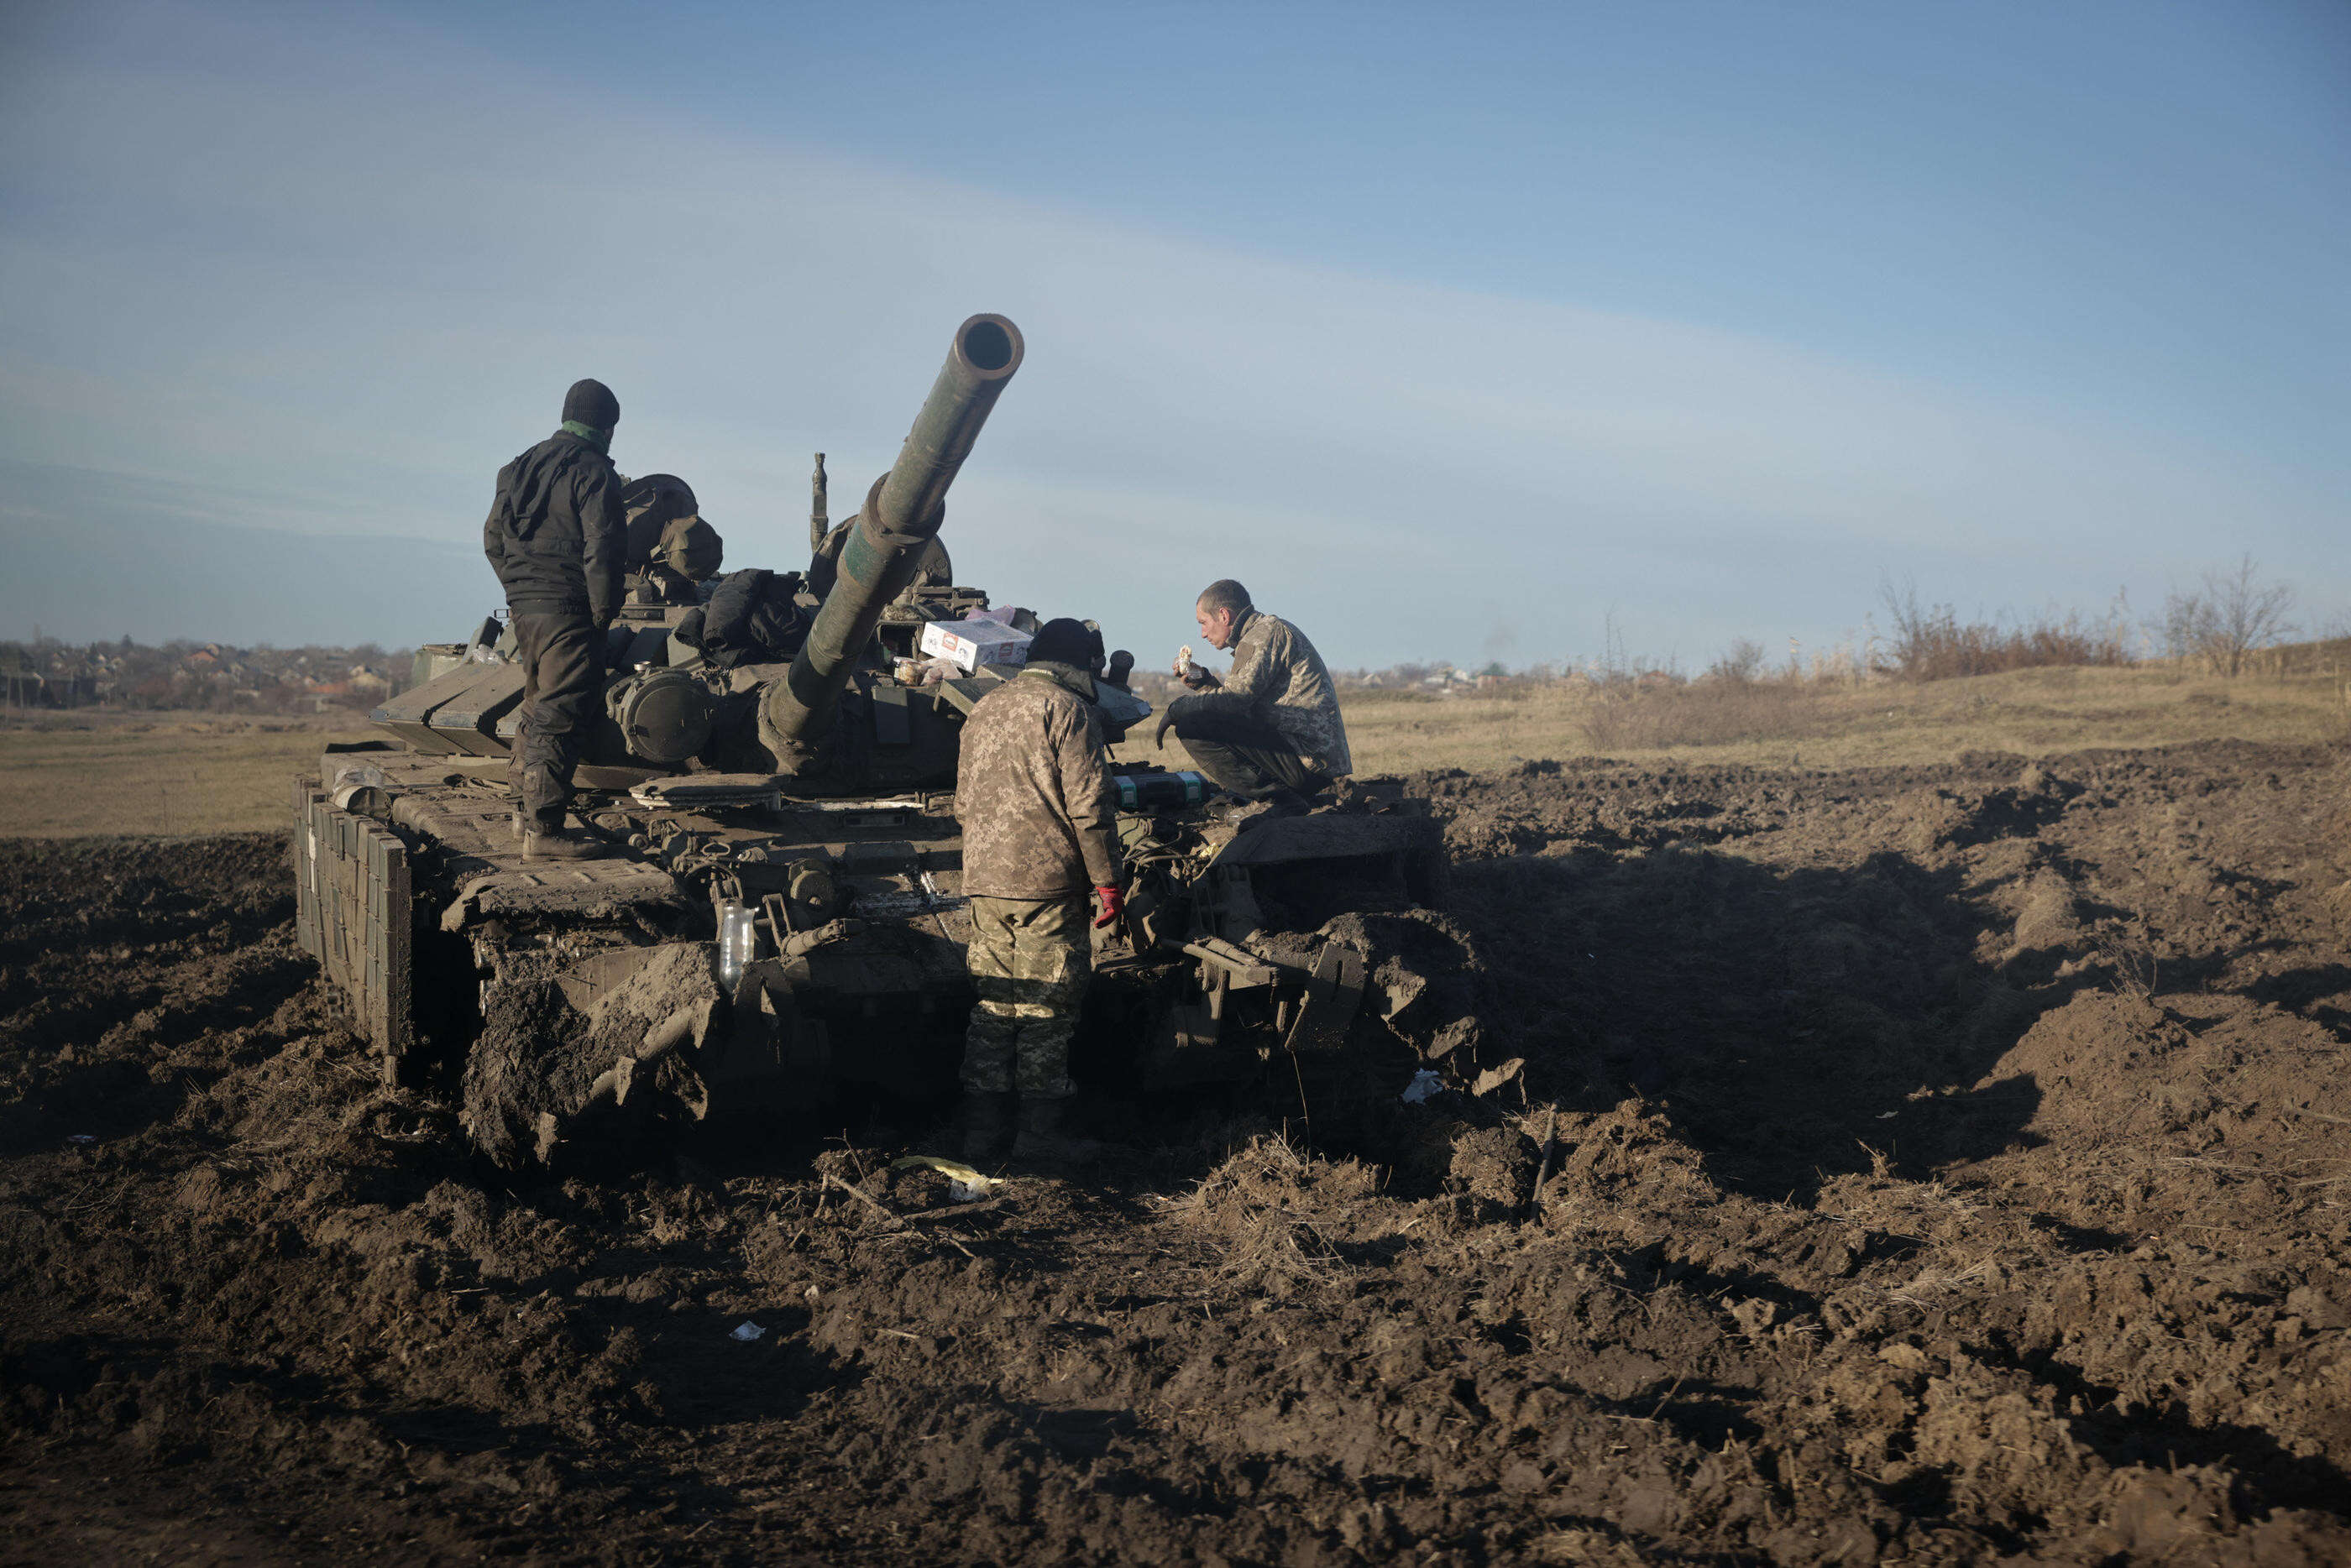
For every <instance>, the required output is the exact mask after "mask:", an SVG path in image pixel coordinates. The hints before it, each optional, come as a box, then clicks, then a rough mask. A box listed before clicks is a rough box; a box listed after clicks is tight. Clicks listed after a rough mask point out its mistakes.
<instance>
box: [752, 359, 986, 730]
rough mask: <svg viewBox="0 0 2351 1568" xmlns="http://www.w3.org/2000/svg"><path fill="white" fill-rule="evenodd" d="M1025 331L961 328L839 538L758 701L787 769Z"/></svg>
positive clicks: (912, 550)
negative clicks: (790, 651) (825, 577)
mask: <svg viewBox="0 0 2351 1568" xmlns="http://www.w3.org/2000/svg"><path fill="white" fill-rule="evenodd" d="M1023 351H1024V348H1023V345H1022V343H1021V340H1020V329H1019V327H1015V326H1013V325H1012V323H1011V322H1010V321H1009V320H1008V319H1007V318H1006V317H1001V316H993V315H980V316H975V317H971V319H969V320H968V321H966V322H965V323H964V324H963V325H962V326H961V327H956V335H955V342H954V344H953V346H952V347H950V348H948V350H947V362H946V366H945V367H944V368H942V369H940V371H939V379H937V380H936V381H935V382H934V383H933V384H932V387H931V395H930V396H929V397H927V398H925V399H924V400H923V407H922V410H921V411H920V412H919V413H917V414H916V415H915V416H914V429H913V430H912V431H908V432H907V435H906V441H905V444H904V446H902V447H901V448H900V449H899V451H898V461H897V462H894V463H893V464H892V465H891V468H890V472H888V473H886V474H883V476H882V478H881V480H880V481H878V482H877V483H875V484H874V486H873V489H872V491H871V492H870V493H868V494H867V495H866V498H865V504H864V506H863V507H862V509H861V510H860V511H859V513H858V517H857V526H856V527H855V528H853V529H852V530H851V531H850V535H849V537H848V538H847V539H846V540H844V541H843V542H842V546H841V571H840V576H839V578H838V580H837V581H836V582H835V583H834V585H833V588H832V591H831V593H829V594H827V595H826V596H825V600H824V606H823V607H822V608H820V609H819V610H818V611H817V616H816V621H815V623H814V624H813V625H811V626H810V628H809V631H808V639H807V640H806V641H805V642H803V643H802V644H801V645H800V650H799V654H798V655H797V656H796V657H794V659H792V668H791V672H790V673H789V675H787V676H786V677H785V678H784V679H783V680H778V681H777V682H776V683H775V684H774V685H772V686H770V687H769V688H768V691H767V694H766V696H765V697H764V698H763V699H762V700H761V711H760V717H761V720H762V722H761V725H760V729H761V731H762V732H763V738H765V739H766V740H767V741H768V745H769V746H770V748H771V749H774V750H776V752H777V753H778V755H777V759H776V760H777V763H778V765H779V766H781V767H783V768H784V769H786V770H787V771H790V770H792V769H794V768H796V767H797V766H799V764H800V763H802V762H803V761H804V760H805V759H806V757H807V756H808V754H809V753H810V752H811V751H812V750H813V749H814V748H815V747H816V746H817V744H818V743H819V742H821V741H822V740H823V739H824V737H825V734H826V732H828V731H830V730H831V727H832V721H833V716H834V714H835V713H836V712H837V711H839V709H840V705H841V689H842V688H843V687H845V686H846V685H848V683H849V678H850V676H851V674H852V672H853V671H854V670H856V667H857V660H858V659H859V657H860V656H861V655H862V653H863V652H864V650H865V647H866V644H867V643H868V642H870V641H871V640H872V637H873V628H874V626H875V625H876V623H878V622H879V621H880V620H881V618H882V611H883V608H884V607H886V606H887V605H888V604H889V603H890V601H891V600H892V599H894V598H896V597H898V595H899V594H900V593H901V592H903V591H904V589H905V587H906V585H907V584H908V583H910V582H912V581H913V580H914V572H915V569H916V567H918V566H920V565H921V563H922V557H923V551H924V549H925V546H927V545H929V544H930V542H931V540H932V539H933V538H934V537H935V536H936V535H937V534H938V531H939V524H940V521H941V519H942V517H943V515H944V508H943V506H942V502H943V501H944V500H945V499H946V493H947V486H948V485H950V484H952V483H955V476H956V471H957V470H959V469H961V468H962V467H963V461H964V459H965V458H967V457H968V456H970V455H971V448H972V443H973V442H974V441H977V439H978V438H979V428H980V426H981V425H983V424H985V423H987V415H988V410H991V409H993V408H995V406H996V400H997V396H998V394H999V393H1001V392H1002V391H1003V390H1004V384H1005V383H1006V382H1007V381H1009V380H1010V379H1012V373H1013V372H1014V371H1015V370H1018V369H1020V357H1021V355H1022V353H1023Z"/></svg>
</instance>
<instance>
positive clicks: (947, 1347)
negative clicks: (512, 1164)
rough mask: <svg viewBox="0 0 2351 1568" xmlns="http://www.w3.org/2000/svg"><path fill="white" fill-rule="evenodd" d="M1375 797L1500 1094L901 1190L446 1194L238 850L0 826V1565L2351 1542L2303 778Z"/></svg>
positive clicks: (2341, 993)
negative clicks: (1519, 1059)
mask: <svg viewBox="0 0 2351 1568" xmlns="http://www.w3.org/2000/svg"><path fill="white" fill-rule="evenodd" d="M1419 783H1420V784H1422V785H1423V787H1425V788H1426V789H1427V790H1428V791H1429V792H1431V793H1432V794H1434V795H1435V797H1436V799H1437V805H1438V809H1439V811H1440V813H1441V814H1442V815H1445V817H1446V818H1447V825H1448V826H1447V831H1448V834H1449V836H1450V838H1451V841H1452V844H1453V846H1454V849H1455V852H1456V854H1457V856H1458V857H1459V860H1460V867H1459V869H1458V872H1457V874H1456V877H1455V878H1454V891H1453V898H1454V903H1455V907H1456V909H1457V912H1458V914H1459V915H1460V916H1461V917H1462V918H1463V919H1465V920H1466V921H1467V922H1468V925H1469V926H1470V928H1471V929H1472V930H1473V931H1474V933H1475V935H1476V937H1477V939H1478V941H1479V946H1480V950H1481V951H1482V952H1483V953H1484V955H1485V957H1486V958H1487V960H1488V961H1489V963H1490V965H1491V970H1490V973H1489V976H1488V977H1487V980H1486V982H1485V983H1486V985H1487V987H1488V992H1489V993H1488V995H1487V997H1486V1002H1485V1012H1486V1018H1485V1023H1486V1028H1487V1033H1488V1044H1487V1046H1486V1050H1487V1054H1488V1055H1489V1057H1494V1056H1499V1055H1501V1054H1521V1055H1524V1056H1525V1057H1526V1058H1527V1059H1528V1063H1529V1065H1528V1068H1527V1071H1526V1074H1525V1075H1524V1078H1523V1080H1522V1083H1523V1091H1524V1098H1523V1100H1521V1098H1520V1089H1519V1088H1518V1087H1517V1086H1513V1087H1512V1088H1510V1089H1508V1090H1505V1091H1504V1092H1503V1093H1502V1094H1501V1095H1500V1096H1498V1099H1499V1103H1490V1102H1464V1101H1461V1100H1458V1099H1447V1100H1443V1101H1439V1102H1437V1103H1433V1104H1431V1105H1428V1106H1421V1107H1415V1108H1411V1109H1407V1108H1405V1107H1404V1106H1394V1107H1393V1109H1392V1110H1391V1111H1390V1113H1389V1114H1387V1115H1386V1116H1384V1117H1383V1118H1381V1120H1380V1121H1379V1123H1378V1124H1377V1125H1376V1126H1374V1127H1369V1128H1367V1129H1364V1130H1361V1131H1359V1132H1358V1133H1356V1134H1355V1135H1353V1137H1352V1138H1351V1140H1350V1142H1348V1143H1347V1144H1344V1145H1342V1144H1340V1143H1339V1142H1338V1141H1337V1140H1336V1139H1335V1138H1326V1140H1325V1142H1324V1144H1322V1146H1316V1145H1312V1144H1310V1143H1308V1142H1307V1141H1306V1140H1305V1139H1304V1138H1303V1137H1301V1136H1299V1134H1298V1129H1297V1127H1296V1124H1295V1122H1294V1120H1293V1121H1292V1122H1291V1124H1290V1127H1289V1128H1288V1133H1287V1136H1285V1132H1284V1128H1283V1127H1282V1126H1281V1116H1280V1107H1279V1106H1275V1107H1272V1108H1271V1109H1270V1110H1269V1111H1268V1112H1267V1113H1265V1114H1264V1115H1261V1116H1259V1117H1258V1118H1257V1119H1255V1120H1252V1119H1250V1116H1249V1113H1247V1112H1246V1111H1244V1110H1241V1109H1239V1108H1237V1107H1234V1106H1214V1105H1198V1106H1188V1107H1182V1108H1179V1109H1178V1110H1176V1111H1175V1112H1171V1113H1170V1116H1169V1119H1167V1120H1165V1121H1163V1122H1162V1123H1161V1124H1160V1125H1159V1127H1158V1128H1157V1129H1156V1132H1155V1136H1154V1137H1150V1138H1147V1139H1145V1140H1144V1144H1143V1145H1142V1146H1141V1147H1135V1148H1134V1149H1132V1150H1130V1151H1128V1152H1125V1153H1123V1154H1121V1155H1120V1156H1119V1157H1118V1158H1115V1159H1113V1161H1111V1162H1110V1163H1108V1164H1106V1165H1104V1166H1102V1168H1099V1169H1097V1170H1095V1171H1093V1172H1092V1173H1090V1174H1088V1175H1087V1176H1086V1177H1084V1178H1083V1179H1065V1178H1059V1177H1050V1176H1030V1177H1027V1178H1023V1179H1017V1180H1016V1181H1014V1182H1013V1183H1012V1184H1011V1185H1010V1186H1008V1188H1007V1189H1004V1191H1003V1193H1002V1194H1001V1195H1000V1197H999V1199H998V1200H996V1201H993V1202H990V1203H986V1204H979V1205H970V1206H966V1207H961V1208H957V1207H956V1206H952V1205H949V1206H946V1209H947V1210H948V1211H947V1212H945V1213H941V1214H926V1213H925V1212H924V1210H926V1209H927V1208H929V1207H932V1206H934V1205H935V1199H936V1198H937V1196H938V1195H937V1194H936V1193H935V1192H931V1191H929V1190H928V1189H926V1188H925V1186H924V1184H923V1183H922V1182H919V1181H909V1180H908V1179H904V1178H903V1177H897V1176H892V1175H890V1174H888V1173H887V1172H886V1171H884V1170H883V1167H884V1166H885V1165H886V1162H887V1161H888V1160H889V1159H890V1158H892V1157H894V1156H896V1155H898V1154H901V1153H903V1152H905V1151H906V1150H908V1149H922V1148H926V1147H935V1138H934V1137H932V1135H931V1134H930V1132H929V1131H928V1129H926V1128H925V1127H919V1126H913V1125H909V1126H907V1127H904V1128H899V1129H894V1130H893V1128H891V1127H883V1126H881V1125H879V1124H878V1123H877V1122H874V1121H872V1120H871V1119H868V1120H867V1121H865V1122H864V1123H862V1125H860V1126H855V1127H848V1128H844V1129H831V1131H832V1134H833V1136H831V1137H829V1138H819V1139H811V1138H806V1137H802V1138H798V1139H793V1138H781V1137H779V1138H778V1139H777V1140H775V1141H774V1142H773V1143H772V1144H771V1145H769V1146H766V1147H756V1146H755V1147H740V1146H738V1147H721V1148H715V1149H707V1150H705V1151H704V1152H703V1155H702V1156H701V1157H700V1158H694V1159H688V1160H683V1161H678V1162H674V1163H673V1164H671V1165H668V1166H666V1167H664V1168H663V1169H661V1170H660V1171H658V1172H656V1173H654V1174H653V1175H651V1176H647V1177H643V1178H640V1179H627V1180H621V1179H613V1180H606V1181H601V1182H590V1181H585V1180H579V1179H574V1180H571V1181H569V1182H567V1183H564V1184H562V1185H559V1186H540V1187H530V1186H525V1187H522V1188H519V1189H517V1188H513V1187H509V1186H506V1185H501V1184H500V1183H499V1182H497V1181H496V1180H494V1179H486V1177H485V1175H484V1173H483V1171H482V1170H481V1169H479V1168H476V1166H475V1164H473V1163H472V1162H471V1161H470V1160H468V1159H467V1158H465V1157H464V1156H462V1155H461V1154H459V1153H457V1152H455V1142H456V1140H455V1136H454V1133H455V1129H454V1120H453V1116H452V1112H451V1109H450V1107H449V1106H447V1105H445V1104H442V1103H436V1102H434V1100H432V1099H430V1098H428V1097H422V1096H415V1095H413V1094H410V1095H402V1094H393V1093H388V1092H386V1091H385V1090H383V1089H382V1088H381V1087H380V1086H379V1084H378V1080H377V1075H376V1074H375V1072H374V1071H373V1069H372V1067H371V1064H370V1063H369V1061H368V1060H367V1058H366V1056H365V1054H364V1053H363V1052H362V1050H361V1049H360V1046H359V1045H358V1044H357V1043H356V1042H355V1041H354V1040H353V1039H352V1037H351V1036H350V1034H349V1033H347V1032H346V1031H345V1029H344V1027H343V1024H342V1022H341V1020H340V1017H339V1015H338V1013H337V1012H336V1010H335V1008H334V1007H333V1005H331V1004H330V1002H329V999H328V998H327V996H326V995H325V994H324V993H323V992H321V990H320V989H319V986H318V984H317V983H316V982H315V981H313V979H312V976H311V970H310V967H309V965H308V963H307V962H306V961H304V960H303V959H302V957H301V956H300V955H299V953H298V951H297V950H296V948H295V946H294V941H293V936H292V932H291V930H290V926H289V922H290V919H291V916H292V901H291V898H290V897H289V896H288V895H287V891H286V882H285V878H284V877H283V875H282V874H281V871H280V862H279V856H280V853H281V850H280V846H279V844H278V843H277V842H276V841H275V840H273V839H270V838H266V837H260V836H255V837H236V838H222V839H209V840H197V841H191V842H183V843H178V844H171V845H152V844H136V843H131V842H124V841H82V842H76V843H62V844H57V843H53V844H33V843H17V844H13V845H7V846H0V1157H5V1158H0V1249H5V1269H0V1289H5V1299H0V1318H5V1327H0V1336H5V1337H0V1440H5V1449H0V1561H5V1562H11V1563H14V1562H36V1561H39V1562H56V1561H65V1560H75V1561H101V1562H111V1561H125V1562H129V1561H138V1562H150V1561H154V1562H236V1563H276V1562H287V1561H296V1560H308V1561H319V1560H324V1559H328V1558H330V1557H331V1558H333V1559H336V1560H350V1561H397V1562H452V1563H454V1562H461V1561H462V1562H473V1561H477V1560H479V1559H481V1558H483V1557H485V1556H489V1557H503V1558H513V1559H517V1560H520V1561H526V1562H536V1561H545V1562H549V1563H558V1562H561V1563H571V1562H579V1563H605V1562H614V1563H621V1562H626V1563H653V1562H663V1563H705V1562H708V1563H750V1562H819V1561H824V1562H858V1563H922V1564H936V1563H982V1562H991V1563H1014V1562H1019V1563H1114V1562H1163V1561H1164V1562H1183V1563H1346V1562H1353V1561H1359V1560H1374V1561H1388V1560H1399V1561H1410V1562H1421V1563H1496V1562H1556V1563H1583V1562H1593V1563H1633V1562H1664V1563H1823V1562H1836V1563H1863V1562H1876V1561H1883V1562H1907V1563H1947V1562H1948V1563H1984V1562H2003V1561H2032V1562H2045V1563H2116V1562H2147V1563H2155V1562H2174V1563H2202V1562H2245V1563H2277V1564H2286V1563H2339V1562H2343V1561H2346V1560H2351V1481H2346V1475H2345V1470H2346V1466H2351V1355H2346V1325H2351V1209H2346V1201H2351V1079H2347V1077H2346V1053H2345V1042H2346V1038H2351V1033H2346V1031H2351V962H2346V958H2345V955H2344V951H2343V946H2344V939H2343V936H2342V935H2341V934H2340V930H2339V929H2338V926H2337V924H2336V919H2335V909H2334V906H2333V904H2332V903H2331V901H2330V894H2331V892H2332V891H2333V890H2334V889H2335V888H2337V887H2339V886H2340V885H2341V884H2342V883H2343V882H2344V880H2345V877H2346V867H2344V866H2343V865H2342V864H2340V863H2339V858H2338V857H2339V856H2340V854H2341V850H2342V846H2344V845H2345V844H2346V835H2345V830H2344V826H2343V824H2342V822H2341V821H2340V819H2339V816H2338V803H2339V801H2340V799H2341V797H2342V795H2343V794H2344V790H2345V787H2346V781H2345V777H2344V774H2343V771H2342V770H2341V768H2340V767H2339V766H2338V763H2337V760H2336V759H2335V757H2334V756H2332V755H2330V754H2327V753H2323V752H2319V751H2315V750H2282V749H2262V748H2255V747H2250V746H2241V745H2206V746H2199V747H2193V748H2183V749H2178V750H2171V751H2159V752H2137V753H2093V754H2085V755H2079V756H2074V757H2067V758H2064V759H2060V760H2058V761H2055V762H2053V763H2045V764H2043V765H2040V766H2031V767H2028V766H2027V765H2026V764H2025V763H2023V762H2022V760H2021V759H2017V758H2012V757H1999V756H1989V757H1986V756H1970V757H1967V758H1963V759H1961V760H1960V762H1959V763H1958V764H1956V765H1954V766H1952V767H1949V768H1945V769H1938V770H1935V771H1932V772H1926V771H1876V772H1847V773H1835V774H1830V773H1820V772H1810V771H1803V770H1792V771H1778V772H1758V771H1747V770H1708V769H1704V768H1689V769H1680V770H1672V771H1664V772H1660V771H1656V770H1641V769H1632V768H1625V767H1620V766H1613V765H1607V764H1600V765H1590V766H1586V765H1573V766H1567V767H1560V766H1557V765H1554V764H1549V763H1535V764H1531V765H1529V766H1528V767H1526V768H1525V769H1523V770H1521V771H1520V772H1518V773H1515V774H1510V775H1507V776H1503V777H1499V778H1498V777H1478V778H1473V777H1468V776H1465V775H1455V774H1438V775H1433V776H1430V777H1426V778H1424V779H1422V780H1420V781H1419ZM1309 1109H1310V1110H1311V1106H1310V1107H1309ZM1552 1116H1555V1127H1556V1133H1557V1137H1558V1138H1559V1140H1560V1143H1561V1146H1562V1148H1563V1154H1562V1158H1561V1159H1560V1161H1559V1168H1557V1170H1556V1171H1555V1173H1554V1174H1552V1176H1551V1178H1550V1179H1549V1180H1548V1182H1547V1183H1545V1184H1544V1186H1543V1187H1542V1189H1541V1192H1540V1194H1531V1192H1530V1190H1529V1189H1530V1188H1531V1186H1532V1185H1533V1179H1534V1177H1535V1175H1536V1171H1537V1166H1538V1156H1537V1141H1536V1140H1537V1139H1538V1138H1539V1137H1540V1136H1541V1133H1542V1131H1543V1129H1544V1127H1546V1126H1547V1125H1552V1123H1551V1118H1552ZM825 1172H831V1174H833V1175H834V1176H837V1177H839V1178H841V1179H842V1181H843V1182H844V1183H847V1184H856V1185H860V1187H861V1191H862V1193H863V1194H864V1196H860V1195H858V1194H852V1193H850V1192H847V1191H845V1190H844V1188H843V1187H842V1186H837V1185H832V1184H831V1183H828V1182H826V1181H825V1180H824V1179H822V1176H823V1173H825ZM1531 1197H1538V1198H1539V1199H1540V1207H1539V1209H1537V1210H1534V1211H1533V1212H1532V1213H1531V1214H1529V1213H1528V1212H1527V1211H1526V1205H1527V1202H1528V1199H1530V1198H1531ZM869 1199H871V1200H869ZM908 1213H913V1214H914V1216H915V1217H914V1218H913V1219H911V1220H910V1219H905V1218H900V1217H899V1216H903V1215H905V1214H908ZM747 1323H748V1324H757V1325H758V1326H759V1327H760V1328H762V1329H763V1330H764V1331H765V1332H764V1333H763V1334H761V1335H760V1336H759V1337H758V1338H756V1339H752V1340H747V1341H741V1340H737V1339H736V1338H733V1337H730V1334H731V1331H734V1330H735V1329H737V1326H738V1325H740V1324H747Z"/></svg>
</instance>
